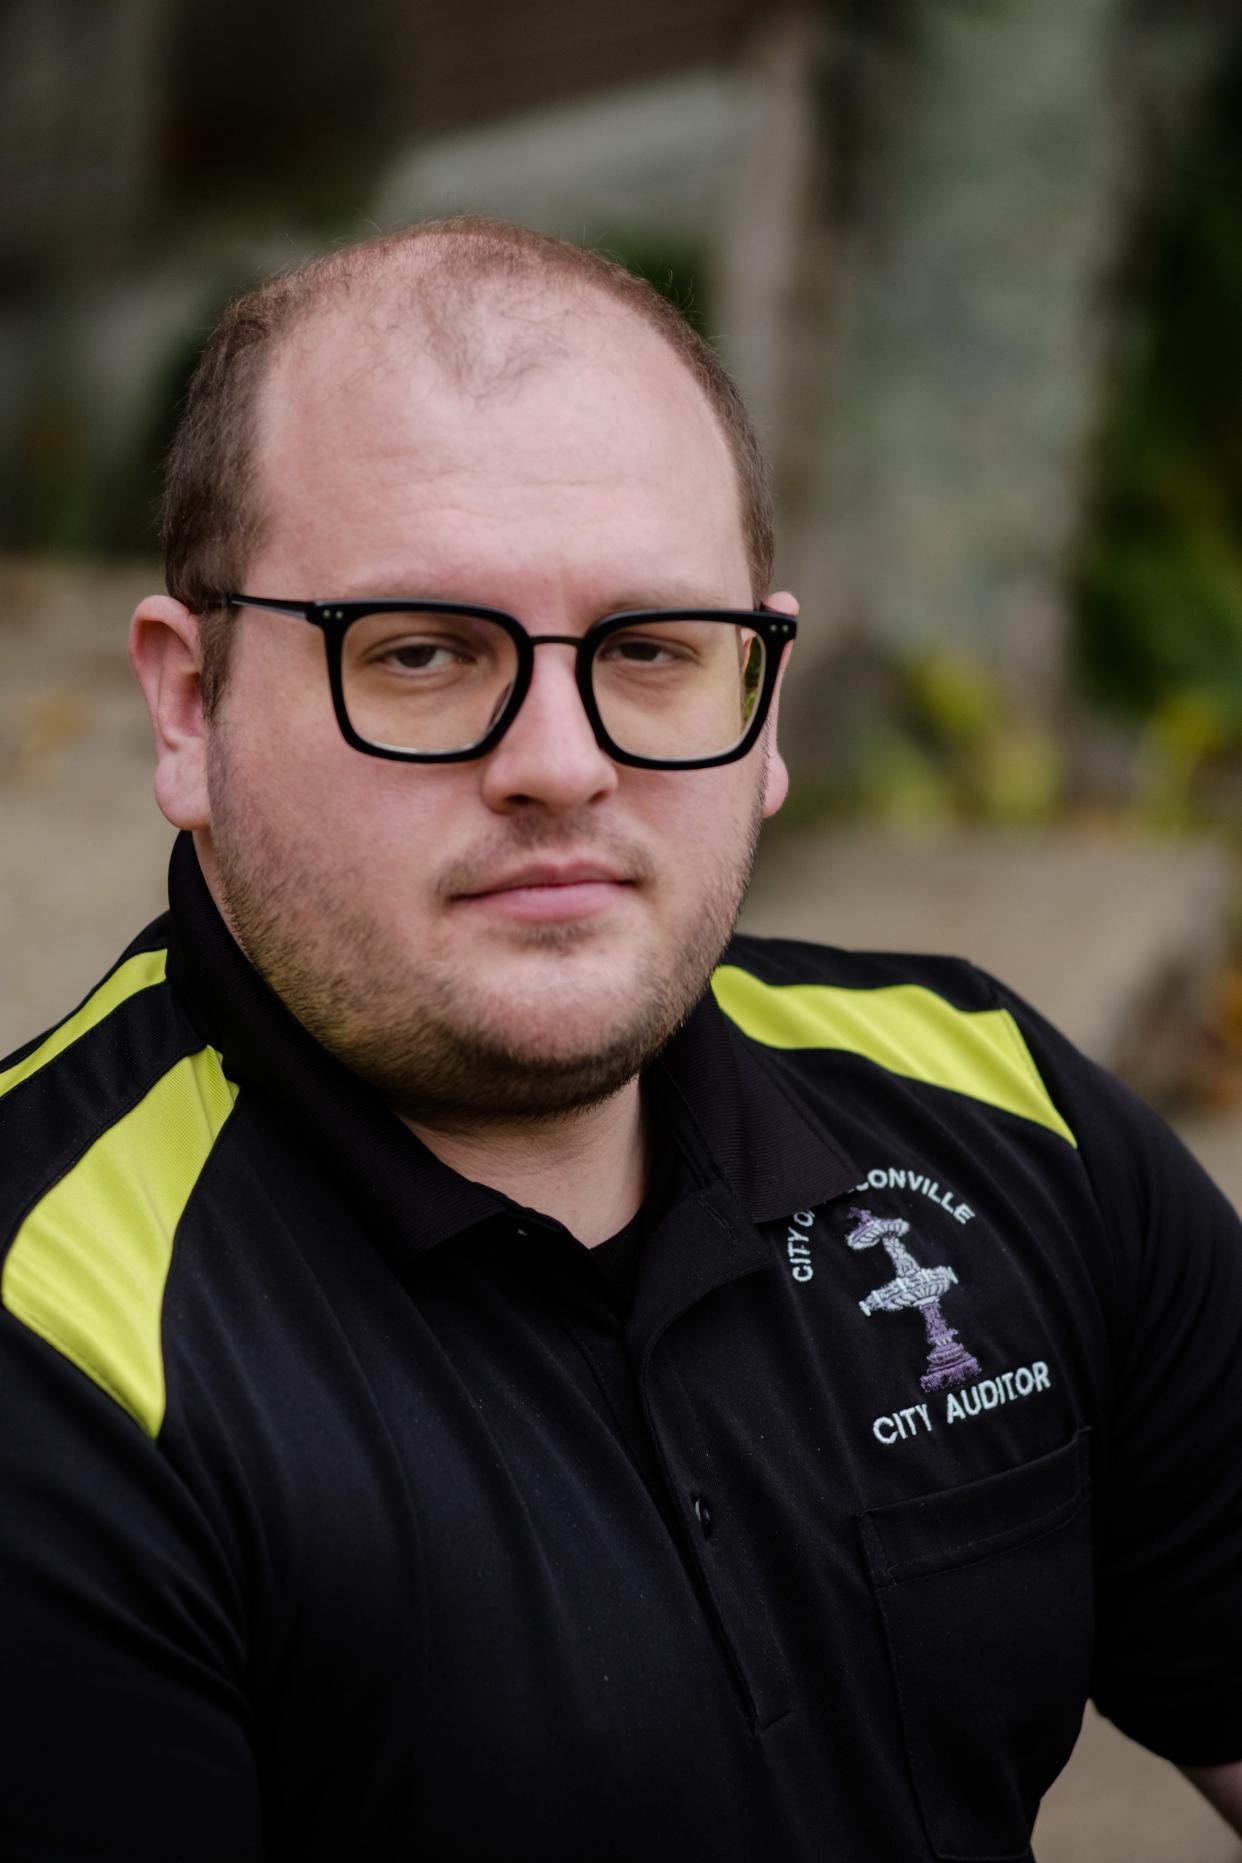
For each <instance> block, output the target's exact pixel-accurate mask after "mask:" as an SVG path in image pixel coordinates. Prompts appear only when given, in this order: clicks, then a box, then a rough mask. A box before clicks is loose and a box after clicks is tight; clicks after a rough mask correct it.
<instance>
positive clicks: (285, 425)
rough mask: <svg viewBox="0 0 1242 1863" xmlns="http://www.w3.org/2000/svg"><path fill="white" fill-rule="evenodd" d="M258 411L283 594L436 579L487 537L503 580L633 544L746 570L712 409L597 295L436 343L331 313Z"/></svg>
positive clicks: (495, 312)
mask: <svg viewBox="0 0 1242 1863" xmlns="http://www.w3.org/2000/svg"><path fill="white" fill-rule="evenodd" d="M446 334H447V338H448V341H447V343H446V342H445V340H444V339H445V336H446ZM258 416H259V418H258V430H257V445H256V456H257V457H256V466H257V471H258V485H259V494H260V500H261V509H262V511H263V514H264V517H265V530H266V536H267V543H266V546H265V548H264V551H263V552H262V554H263V555H264V557H265V559H266V558H267V557H269V556H272V555H274V556H275V557H276V558H281V557H284V558H286V559H288V560H289V566H290V570H291V571H292V568H293V566H294V564H295V563H296V565H298V566H299V567H300V568H301V570H302V571H303V573H302V575H301V578H300V581H299V588H300V587H301V582H302V581H305V577H306V575H310V574H318V575H319V576H321V577H324V576H326V577H328V578H329V579H330V580H331V578H332V577H333V576H335V578H336V580H335V581H333V582H332V584H331V586H332V587H333V588H334V589H336V590H337V591H339V592H343V589H344V585H343V583H342V582H341V580H340V578H341V576H342V575H344V574H346V573H348V572H349V571H351V570H353V569H355V568H356V569H358V570H359V572H360V573H361V574H362V575H364V576H370V577H372V578H374V577H375V576H376V575H377V574H378V575H381V576H382V574H383V570H382V567H381V566H382V565H383V564H384V563H386V562H389V561H391V563H392V565H393V571H392V573H394V574H395V573H396V572H397V569H398V567H399V566H401V565H403V564H408V566H409V570H410V571H411V572H412V571H414V570H419V571H420V572H421V574H422V575H423V578H424V580H425V579H426V577H427V576H428V575H431V576H432V577H433V578H434V577H435V576H437V575H439V576H446V575H449V574H450V572H453V573H454V574H455V570H456V565H455V563H454V558H455V556H457V555H460V554H462V553H464V554H465V556H466V557H467V558H473V557H477V556H478V555H479V554H482V555H483V556H484V558H486V555H487V552H488V549H489V547H491V546H493V545H494V548H495V549H496V550H497V551H503V552H504V553H505V554H506V557H507V559H508V560H509V561H511V562H513V563H514V568H515V570H516V569H519V568H520V562H519V561H517V560H516V558H520V557H521V555H522V554H523V553H527V552H529V553H531V554H532V555H533V554H534V553H535V552H542V553H543V554H544V555H545V556H546V555H547V553H548V552H549V551H551V552H552V553H553V554H554V555H556V556H557V557H558V559H559V558H561V557H562V556H569V557H572V556H574V555H575V554H576V555H577V556H579V557H581V558H583V559H584V562H586V563H588V564H589V562H590V559H591V557H592V554H593V553H594V554H595V555H597V556H601V557H604V558H606V557H607V556H608V554H609V553H610V552H613V553H615V552H616V551H617V550H618V549H622V548H628V549H630V550H639V549H641V548H642V547H644V546H646V547H649V548H651V549H652V550H653V551H656V550H662V551H663V552H665V553H668V552H669V551H670V550H672V551H675V552H676V553H677V554H678V555H679V556H680V555H684V554H686V553H689V555H690V556H691V557H696V556H697V557H698V558H700V559H703V563H706V562H707V561H710V560H713V559H714V560H715V561H717V562H718V563H719V564H720V573H721V575H722V576H723V577H725V578H726V579H730V580H732V579H735V577H736V572H737V570H738V567H739V565H741V566H743V571H744V554H745V553H744V540H743V531H742V523H741V507H740V495H739V489H738V483H737V475H736V471H735V467H734V463H733V459H732V455H731V453H730V450H729V447H728V444H727V442H726V440H725V437H724V433H723V431H722V429H721V426H720V423H719V421H718V419H717V417H716V414H715V412H714V410H713V409H712V407H711V406H710V404H709V403H708V401H707V399H706V397H705V395H704V394H703V392H702V390H701V389H700V388H699V387H698V385H697V383H696V382H695V381H694V379H693V377H692V376H691V374H690V372H689V370H688V369H687V367H686V366H685V364H683V363H682V362H681V360H680V359H679V358H678V357H677V356H676V354H675V353H674V352H673V351H672V350H671V348H670V347H669V345H668V344H667V343H666V342H664V341H663V339H662V338H661V337H659V336H658V335H657V333H656V332H655V331H653V330H651V329H649V328H648V327H647V326H645V325H644V324H643V323H642V322H641V321H640V320H638V319H637V318H635V317H634V316H633V315H632V314H629V313H626V312H624V311H623V310H621V309H620V308H619V307H613V306H612V305H610V304H607V303H606V302H594V301H586V302H584V301H583V299H582V297H581V296H579V297H577V298H562V299H549V298H547V297H546V295H545V297H544V298H543V299H541V300H539V301H530V300H527V301H524V302H521V303H519V304H517V305H505V304H503V303H495V304H491V305H488V304H483V305H480V306H476V307H474V308H473V310H472V313H471V314H470V315H469V316H468V317H467V318H465V319H464V321H463V324H462V326H461V327H456V328H453V329H451V330H450V331H448V332H447V333H446V332H445V331H443V330H436V329H433V328H429V327H428V325H427V323H426V321H425V320H420V318H419V317H418V316H417V315H407V316H404V317H403V316H400V315H394V314H392V313H391V308H389V310H388V311H387V312H386V314H383V315H376V314H371V313H368V314H366V315H360V314H359V312H358V310H357V309H356V308H355V307H353V306H352V305H351V304H349V303H346V304H345V305H344V306H338V307H334V308H332V309H331V310H329V311H328V312H326V313H325V314H322V315H319V316H317V317H316V318H315V319H314V320H313V321H311V322H309V323H308V324H306V325H305V326H304V327H303V328H302V329H300V330H298V331H296V332H295V333H294V334H293V336H292V337H291V339H290V340H289V341H288V342H287V344H286V346H285V348H284V350H283V351H282V352H281V354H279V355H278V356H277V358H276V359H275V361H274V363H273V366H272V368H271V370H270V372H269V375H268V378H267V380H266V382H265V384H264V387H263V391H262V394H261V398H260V403H259V410H258ZM342 552H344V553H345V555H346V556H348V558H349V559H350V560H349V561H348V562H346V561H342V560H341V558H342ZM364 559H365V560H364ZM703 563H699V564H696V565H695V567H696V568H701V567H702V566H703ZM464 566H465V565H463V567H464ZM328 586H329V585H328V583H327V582H325V583H324V584H323V587H324V589H325V590H326V589H327V588H328ZM446 586H447V585H446ZM721 599H725V597H724V595H723V594H722V597H721ZM730 599H738V596H737V594H736V592H735V593H734V595H733V596H732V597H731V598H730Z"/></svg>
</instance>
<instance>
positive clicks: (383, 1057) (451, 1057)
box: [208, 728, 762, 1127]
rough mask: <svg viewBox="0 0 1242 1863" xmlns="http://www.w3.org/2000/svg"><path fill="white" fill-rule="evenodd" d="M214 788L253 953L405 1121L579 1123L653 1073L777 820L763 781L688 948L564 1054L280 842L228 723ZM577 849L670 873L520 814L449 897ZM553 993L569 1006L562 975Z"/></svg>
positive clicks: (663, 957)
mask: <svg viewBox="0 0 1242 1863" xmlns="http://www.w3.org/2000/svg"><path fill="white" fill-rule="evenodd" d="M208 786H209V792H210V797H211V812H212V844H213V850H214V854H215V859H216V866H217V871H218V875H219V886H220V891H221V893H222V904H223V906H224V910H225V915H226V917H227V919H228V922H229V924H230V926H231V929H232V931H233V933H234V936H235V937H236V939H237V942H238V943H239V945H240V946H241V948H242V950H243V951H244V952H245V954H246V956H247V957H248V958H249V960H250V962H251V963H252V964H253V965H254V967H255V969H256V970H257V971H258V972H259V974H260V975H261V976H262V977H263V978H264V979H265V981H266V982H267V983H268V985H269V986H270V987H271V988H272V989H273V990H274V991H275V993H276V994H277V995H278V996H279V997H280V998H281V1000H282V1001H283V1002H284V1004H285V1006H286V1007H287V1008H288V1009H289V1010H290V1011H291V1012H292V1014H293V1015H294V1016H295V1017H296V1018H297V1020H298V1021H299V1022H301V1023H302V1025H303V1026H304V1027H305V1028H306V1029H307V1030H308V1031H309V1032H310V1034H311V1035H313V1036H314V1037H315V1039H316V1040H317V1041H318V1042H319V1043H320V1044H321V1045H322V1046H323V1047H324V1048H326V1049H327V1050H328V1052H329V1053H330V1054H332V1055H333V1056H334V1057H335V1058H336V1059H337V1060H338V1061H340V1062H342V1063H343V1064H344V1065H345V1066H346V1067H348V1068H350V1069H351V1071H352V1072H354V1073H355V1074H357V1075H359V1076H360V1077H361V1078H362V1079H363V1080H365V1081H367V1082H369V1084H370V1085H372V1086H373V1087H375V1088H376V1089H377V1090H378V1091H379V1092H380V1093H381V1094H382V1096H383V1097H384V1099H385V1100H386V1101H387V1102H388V1103H389V1105H390V1106H391V1107H392V1108H393V1110H394V1111H395V1112H397V1113H398V1114H400V1115H401V1116H402V1117H404V1118H407V1119H411V1120H417V1121H419V1122H420V1123H423V1124H427V1125H436V1124H443V1125H469V1126H474V1127H482V1126H486V1125H488V1124H498V1123H503V1124H507V1125H511V1124H514V1123H523V1122H531V1123H538V1122H541V1121H547V1120H550V1119H561V1118H566V1117H572V1116H574V1115H576V1114H578V1113H582V1112H585V1111H587V1110H588V1109H589V1108H590V1107H592V1106H596V1105H599V1104H600V1103H601V1102H603V1101H605V1100H607V1099H609V1098H610V1097H611V1096H612V1095H614V1094H616V1093H618V1092H620V1091H621V1089H622V1088H623V1087H625V1086H627V1085H628V1084H629V1082H630V1081H632V1080H633V1079H634V1078H635V1077H636V1076H637V1075H639V1074H641V1073H642V1072H643V1070H644V1069H645V1068H646V1067H648V1066H650V1064H651V1063H652V1062H653V1061H654V1060H655V1059H656V1057H657V1055H658V1054H659V1053H660V1052H661V1050H662V1049H663V1048H664V1047H665V1046H666V1045H667V1043H668V1042H669V1040H670V1039H671V1038H672V1036H673V1035H674V1034H675V1033H676V1031H677V1030H678V1028H680V1027H681V1025H682V1024H683V1023H684V1021H685V1020H686V1018H687V1017H688V1016H689V1014H690V1012H691V1010H692V1009H693V1008H694V1007H695V1005H696V1003H697V1002H698V1001H699V999H700V998H701V996H702V995H703V993H704V991H705V990H706V988H707V985H708V980H709V978H710V976H711V973H712V970H713V969H714V968H715V966H716V964H717V962H718V961H719V958H720V954H721V952H722V951H723V950H724V947H725V945H726V944H727V943H728V940H729V937H730V935H731V933H732V931H733V927H734V924H735V922H736V919H737V914H738V912H739V911H740V909H741V903H742V899H743V898H744V896H745V892H746V887H747V885H748V883H749V880H750V875H751V870H752V867H753V865H754V859H755V853H756V850H757V847H758V839H759V829H760V825H761V821H762V811H761V806H760V790H759V786H758V785H757V786H756V792H755V801H754V807H753V810H752V812H751V817H750V820H749V822H748V824H747V826H746V830H745V832H744V833H743V835H742V836H741V837H739V841H738V843H737V844H736V845H734V846H733V847H732V848H730V849H727V850H725V852H724V853H723V854H722V855H721V857H720V858H719V859H718V860H717V861H716V863H715V864H714V865H713V867H712V868H711V869H710V871H709V876H708V879H707V882H706V883H705V885H704V886H703V888H702V891H701V894H700V897H699V898H698V899H697V900H696V901H694V902H693V910H692V911H690V912H688V913H687V915H686V926H687V930H686V933H685V935H684V937H683V938H682V939H681V940H680V941H679V942H678V943H677V945H676V948H675V949H668V950H662V951H659V952H657V953H653V954H652V961H650V962H649V963H647V964H646V965H644V966H642V967H641V968H640V970H639V974H638V978H637V986H636V987H635V988H634V989H633V990H631V991H630V992H629V993H628V994H627V995H626V997H625V1001H624V1009H623V1010H619V1011H617V1012H616V1013H614V1014H613V1015H612V1016H611V1018H610V1019H609V1021H608V1023H607V1025H606V1026H603V1027H601V1028H598V1029H597V1030H596V1031H595V1032H594V1033H593V1035H592V1037H591V1039H590V1040H589V1041H586V1042H583V1043H581V1044H580V1045H579V1046H578V1047H577V1048H573V1047H571V1048H567V1049H565V1050H559V1051H558V1050H557V1048H556V1047H555V1046H554V1045H552V1044H550V1043H548V1042H547V1041H546V1040H545V1041H544V1042H543V1043H542V1045H541V1044H540V1042H539V1041H538V1040H537V1039H533V1038H530V1037H527V1038H526V1039H520V1038H518V1036H517V1035H516V1034H515V1033H514V1031H513V1029H512V1028H506V1026H505V1014H504V1004H503V1002H501V1003H498V1002H497V1000H496V995H495V993H494V992H492V993H489V991H488V989H487V986H486V980H485V978H482V977H480V976H479V975H478V974H477V973H476V974H475V975H473V976H472V975H466V976H462V975H458V974H453V973H451V972H450V971H448V970H446V969H445V968H444V967H442V966H441V967H437V968H434V969H433V968H431V967H426V968H423V967H420V965H419V963H418V960H417V957H416V955H415V954H414V953H413V952H412V951H411V950H410V948H409V947H408V946H406V945H403V944H402V943H400V941H399V940H398V939H396V938H394V937H393V936H392V935H391V933H390V932H389V931H388V930H387V929H386V927H385V926H384V924H383V923H382V921H381V920H380V919H379V917H378V916H377V915H376V914H374V913H371V912H368V911H367V910H366V909H365V908H364V907H363V906H362V905H361V904H360V903H359V902H360V901H361V899H362V898H364V897H365V890H364V889H363V888H362V887H354V886H352V885H351V884H350V880H349V875H348V874H347V873H344V872H340V871H333V870H331V869H330V868H329V867H328V866H327V865H326V864H325V859H324V855H323V852H322V848H321V847H319V846H317V845H316V844H315V842H314V841H313V839H297V840H295V839H292V838H290V837H288V836H284V835H280V834H278V833H277V832H276V831H275V830H274V829H273V828H272V826H271V825H270V823H269V822H268V821H267V820H266V819H265V817H264V814H263V811H262V809H261V807H256V806H254V805H252V804H251V803H250V802H249V801H248V798H247V796H246V794H245V792H244V787H243V785H242V783H241V781H240V778H239V772H238V770H237V768H236V762H235V759H234V758H232V757H231V756H230V754H229V743H228V732H227V728H226V729H224V730H220V729H219V728H217V730H216V732H215V733H213V738H212V744H211V753H210V757H209V766H208ZM312 832H313V831H312ZM570 847H572V849H573V851H574V853H575V854H579V855H581V854H582V853H583V852H584V851H590V852H592V853H595V854H599V855H602V856H604V857H605V858H610V859H612V860H613V861H614V862H616V863H617V864H618V865H620V867H621V868H622V870H623V871H625V872H626V873H627V874H630V875H632V876H633V877H634V879H635V881H636V883H638V884H644V883H652V881H653V880H654V878H655V875H654V874H653V872H652V870H651V867H650V862H649V861H647V860H646V859H645V858H643V857H641V856H639V855H637V854H636V852H635V850H633V849H632V848H625V847H619V846H615V845H610V844H609V843H608V842H607V841H606V840H605V839H604V838H602V837H601V836H600V835H599V834H598V832H586V831H584V830H583V829H582V828H581V826H575V825H573V824H572V823H570V822H549V821H548V820H546V819H544V818H542V817H539V816H536V815H534V814H531V815H529V816H514V817H513V818H511V820H510V821H509V823H508V824H507V827H506V831H505V835H504V838H503V843H502V844H501V845H499V846H492V847H489V848H488V849H487V850H482V849H481V850H479V852H478V853H477V854H476V855H475V856H473V857H472V859H471V861H470V862H469V863H459V865H458V867H457V868H454V869H451V870H448V871H447V872H446V873H445V874H442V875H441V876H440V878H439V881H438V883H437V885H438V889H439V890H441V891H442V892H443V894H444V896H445V898H446V900H447V899H448V898H451V897H452V896H453V893H454V889H455V888H457V889H459V890H460V887H461V879H462V877H463V876H464V874H465V873H466V872H468V871H470V870H472V869H473V870H477V871H481V872H488V871H492V872H494V871H496V870H497V868H498V867H501V866H502V864H503V863H504V862H505V861H512V859H513V856H514V855H515V854H517V853H522V854H529V855H532V856H538V855H540V854H545V855H546V854H554V853H559V852H564V851H567V850H568V849H569V848H570ZM669 883H670V882H669V881H668V880H666V881H665V882H664V884H669ZM523 935H524V938H525V942H526V945H527V947H528V948H531V949H532V950H534V951H536V952H538V953H539V955H540V956H541V957H542V958H545V959H551V961H552V963H555V962H556V960H557V959H558V958H562V959H563V960H564V961H566V962H572V959H573V956H574V953H575V952H576V951H577V950H578V949H579V948H580V947H581V946H582V945H583V944H584V943H585V942H586V941H588V940H589V939H590V938H591V937H592V936H593V935H594V932H593V928H592V924H591V921H585V922H575V923H571V924H561V925H534V926H526V927H524V928H523ZM481 962H482V960H481ZM544 987H546V989H547V990H548V992H549V994H550V995H552V996H553V997H554V995H555V978H554V975H553V976H550V977H549V978H548V979H547V981H546V984H545V986H544ZM553 1008H555V1004H554V1003H553Z"/></svg>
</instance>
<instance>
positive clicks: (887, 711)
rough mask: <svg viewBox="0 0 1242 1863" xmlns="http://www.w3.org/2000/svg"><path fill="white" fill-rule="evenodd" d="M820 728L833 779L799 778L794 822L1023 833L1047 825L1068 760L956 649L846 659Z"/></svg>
mask: <svg viewBox="0 0 1242 1863" xmlns="http://www.w3.org/2000/svg"><path fill="white" fill-rule="evenodd" d="M834 683H835V692H834V696H833V700H832V703H831V705H830V706H829V707H828V708H827V710H826V712H825V715H824V719H823V734H824V743H825V745H826V746H827V745H830V746H831V756H830V757H829V758H827V759H826V760H825V762H826V763H827V764H828V765H830V767H831V770H832V777H831V779H830V780H828V781H825V779H824V777H823V774H822V767H821V770H820V771H819V772H818V773H815V772H806V773H805V775H804V773H802V772H799V782H798V784H797V785H796V786H795V794H794V807H793V814H794V815H795V816H796V817H797V819H799V820H813V819H816V818H822V817H823V816H824V815H833V814H841V815H846V816H858V815H862V816H864V817H866V818H867V819H869V820H872V821H878V822H883V823H886V824H888V825H890V826H892V827H894V828H901V829H920V828H932V827H939V826H944V825H947V824H949V823H951V822H962V821H971V822H981V823H986V824H988V825H990V826H999V827H1016V826H1021V825H1025V824H1029V823H1034V822H1040V821H1044V820H1046V819H1048V817H1049V816H1051V815H1052V814H1053V813H1054V812H1055V810H1056V809H1057V807H1058V806H1059V804H1060V802H1061V799H1062V795H1063V791H1064V788H1065V771H1064V768H1063V760H1062V753H1061V750H1060V748H1059V746H1058V744H1057V741H1056V739H1055V738H1054V736H1053V734H1052V732H1051V731H1050V730H1046V729H1044V728H1041V727H1040V726H1038V725H1036V724H1035V723H1034V722H1033V721H1032V720H1031V719H1030V717H1029V716H1027V715H1026V713H1025V712H1024V710H1023V708H1022V706H1021V704H1020V703H1019V702H1018V701H1016V700H1015V699H1014V698H1012V697H1009V696H1007V695H1006V693H1005V692H1004V690H1003V688H1002V686H1001V683H1000V681H999V680H998V679H997V678H996V676H995V675H994V674H993V673H992V672H990V671H989V670H988V669H987V668H986V667H985V666H984V665H983V664H982V663H981V662H979V661H977V660H975V659H974V658H972V657H971V656H970V655H968V654H966V653H964V652H962V651H961V650H960V649H955V648H935V649H933V650H931V651H930V652H921V653H918V654H915V655H911V656H905V657H899V656H896V655H893V654H892V653H890V652H885V651H881V650H877V649H876V647H875V646H874V644H871V645H869V646H868V647H866V648H865V649H863V648H860V647H858V646H856V647H855V649H854V650H853V652H852V654H851V653H846V654H843V656H842V659H841V662H840V663H839V665H838V669H837V679H836V681H835V682H834Z"/></svg>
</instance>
